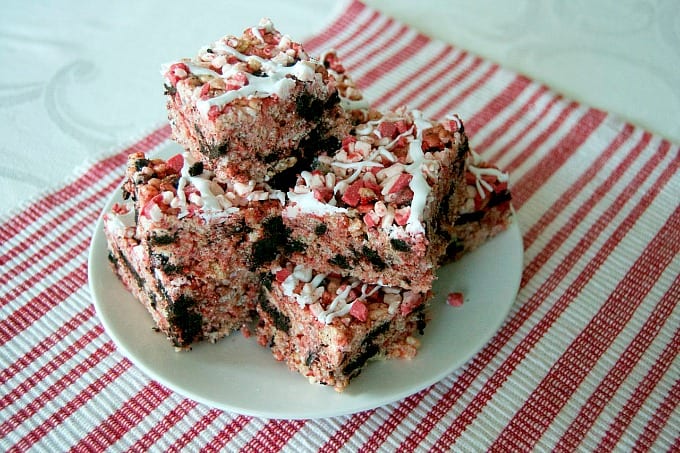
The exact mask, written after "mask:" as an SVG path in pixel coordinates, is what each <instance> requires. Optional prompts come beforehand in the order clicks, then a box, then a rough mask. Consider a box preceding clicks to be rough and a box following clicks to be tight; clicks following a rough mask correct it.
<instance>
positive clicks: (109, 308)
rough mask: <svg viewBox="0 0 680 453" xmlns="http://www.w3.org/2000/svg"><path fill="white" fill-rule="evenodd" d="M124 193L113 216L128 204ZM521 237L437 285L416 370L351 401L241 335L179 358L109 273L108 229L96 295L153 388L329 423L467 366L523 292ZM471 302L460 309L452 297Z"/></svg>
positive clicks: (391, 373) (375, 367)
mask: <svg viewBox="0 0 680 453" xmlns="http://www.w3.org/2000/svg"><path fill="white" fill-rule="evenodd" d="M119 194H120V191H117V194H116V195H115V196H113V197H112V199H111V200H110V201H109V203H108V204H107V206H106V208H105V211H104V212H106V211H108V210H109V208H110V206H111V205H112V204H113V203H114V202H115V201H118V202H120V201H121V198H120V195H119ZM522 255H523V248H522V237H521V233H520V230H519V227H518V226H517V223H516V222H515V223H513V224H512V225H511V226H510V228H509V229H508V230H507V231H505V232H503V233H501V234H499V235H498V236H496V237H495V238H493V239H492V240H490V241H488V242H487V243H486V244H484V245H482V246H481V247H480V248H478V249H477V250H475V251H473V252H472V253H470V254H468V255H466V256H465V257H463V259H461V260H460V261H458V262H456V263H453V264H449V265H447V266H444V267H442V268H441V269H440V271H439V273H438V277H439V278H438V280H437V281H436V283H435V285H434V291H435V293H436V294H437V296H435V297H434V299H433V300H432V302H431V305H432V310H431V313H432V320H431V321H430V323H429V324H428V326H427V328H426V329H425V335H424V336H423V337H422V338H421V343H422V344H421V348H420V349H419V352H418V355H417V356H416V357H415V358H414V359H412V360H396V359H395V360H387V361H374V362H370V363H369V364H368V365H367V366H366V368H364V370H363V371H362V373H361V374H360V375H359V376H358V377H356V378H355V379H353V380H352V382H351V384H350V385H349V387H347V389H346V390H345V391H344V392H343V393H338V392H336V391H334V390H333V389H332V388H329V387H325V386H322V385H315V384H310V383H309V382H307V379H305V378H304V377H302V376H301V375H299V374H298V373H295V372H292V371H289V370H288V368H287V367H286V365H285V364H284V363H282V362H278V361H276V360H275V359H274V358H273V356H272V354H271V353H270V352H269V350H268V349H266V348H263V347H261V346H259V345H258V344H257V342H256V341H255V339H254V338H250V339H246V338H245V337H243V336H242V335H240V334H239V333H234V334H232V335H231V336H229V337H227V338H225V339H223V340H220V341H219V342H217V343H216V344H211V343H199V344H197V345H195V346H194V347H193V350H192V351H191V352H175V350H174V348H173V347H172V344H171V343H170V342H169V340H167V339H166V337H165V335H164V334H162V333H157V332H154V331H153V329H152V327H153V321H152V319H151V316H150V315H149V314H148V313H147V311H146V309H145V308H144V307H143V306H142V304H140V303H139V302H138V301H136V300H135V299H134V298H133V296H132V295H131V294H130V293H129V292H128V291H127V290H126V289H125V287H124V286H123V285H122V284H121V283H120V281H119V280H118V278H117V277H116V275H115V274H114V273H113V271H112V269H111V267H110V266H109V263H108V259H107V249H106V238H105V237H104V231H103V225H102V219H101V218H100V219H99V222H98V223H97V227H96V230H95V232H94V235H93V238H92V245H91V249H90V258H89V270H88V271H89V281H90V290H91V292H92V296H93V298H94V305H95V308H96V310H97V314H98V315H99V318H100V319H101V321H102V323H103V325H104V328H105V329H106V331H107V333H108V334H109V335H110V336H111V338H112V339H113V341H114V342H115V343H116V345H117V346H118V348H119V349H120V350H121V352H122V353H123V354H124V355H125V356H126V357H128V358H129V359H130V360H131V361H132V362H133V363H134V364H135V365H136V366H138V367H139V368H140V369H141V370H142V371H143V372H144V373H145V374H147V375H148V376H149V377H150V378H152V379H154V380H156V381H158V382H160V383H162V384H163V385H165V386H167V387H168V388H170V389H172V390H174V391H176V392H178V393H180V394H182V395H185V396H187V397H189V398H192V399H194V400H196V401H199V402H201V403H204V404H207V405H209V406H212V407H216V408H219V409H223V410H227V411H231V412H236V413H239V414H245V415H252V416H258V417H265V418H287V419H304V418H319V417H330V416H336V415H343V414H349V413H354V412H359V411H362V410H366V409H372V408H375V407H378V406H382V405H385V404H388V403H391V402H394V401H397V400H400V399H402V398H404V397H406V396H408V395H411V394H413V393H416V392H418V391H419V390H422V389H424V388H426V387H428V386H430V385H432V384H434V383H436V382H438V381H439V380H441V379H442V378H444V377H445V376H447V375H448V374H450V373H451V372H453V371H454V370H456V369H457V368H459V367H460V366H461V365H463V364H464V363H465V362H466V361H467V360H468V359H470V358H471V357H472V356H473V355H474V354H475V353H476V352H478V351H479V350H480V349H481V348H482V347H483V346H484V345H485V344H486V343H487V342H488V341H489V339H491V337H492V336H493V335H494V333H495V332H496V331H497V330H498V329H499V328H500V326H501V324H502V323H503V321H504V319H505V317H506V316H507V313H508V311H509V309H510V307H511V306H512V304H513V301H514V300H515V295H516V294H517V291H518V289H519V283H520V278H521V274H522ZM453 291H457V292H462V293H464V294H465V303H464V304H463V305H462V306H461V307H452V306H450V305H447V304H446V295H447V294H448V293H450V292H453Z"/></svg>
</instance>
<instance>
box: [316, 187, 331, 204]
mask: <svg viewBox="0 0 680 453" xmlns="http://www.w3.org/2000/svg"><path fill="white" fill-rule="evenodd" d="M312 192H313V193H314V198H316V199H317V200H319V201H321V202H322V203H328V202H329V201H331V198H333V189H331V188H330V187H315V188H313V189H312Z"/></svg>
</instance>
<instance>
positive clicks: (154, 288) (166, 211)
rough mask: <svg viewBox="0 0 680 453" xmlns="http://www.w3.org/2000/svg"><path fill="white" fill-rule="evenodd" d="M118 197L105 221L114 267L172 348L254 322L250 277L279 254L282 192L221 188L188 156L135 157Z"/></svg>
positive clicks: (254, 289) (254, 279) (251, 186)
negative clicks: (120, 202)
mask: <svg viewBox="0 0 680 453" xmlns="http://www.w3.org/2000/svg"><path fill="white" fill-rule="evenodd" d="M123 195H124V198H125V199H127V200H128V202H127V203H125V204H119V205H116V206H114V209H113V210H112V211H111V212H109V213H107V214H106V215H105V217H104V223H105V232H106V235H107V239H108V242H109V252H110V257H111V262H112V264H113V265H114V268H115V270H116V272H117V273H118V275H119V276H120V277H121V279H122V280H123V282H124V283H125V284H126V285H127V287H128V288H129V289H130V290H131V291H132V292H133V293H134V294H135V295H136V296H137V298H138V299H140V301H141V302H142V303H143V304H144V305H145V306H146V308H147V309H148V310H149V312H150V313H151V314H152V316H153V318H154V321H155V322H156V325H157V327H158V329H160V330H161V331H163V332H164V333H165V334H166V335H167V336H168V337H169V338H170V339H171V340H172V342H173V343H174V344H175V346H177V347H179V348H187V347H188V346H190V345H191V343H193V342H195V341H199V340H203V339H208V340H212V341H215V340H217V339H219V338H220V337H222V336H224V335H227V334H228V333H230V332H231V331H233V330H236V329H239V328H241V327H242V326H243V325H244V324H245V323H247V322H249V321H250V320H251V319H252V315H253V311H254V308H255V301H256V300H257V296H258V293H259V288H260V283H259V275H258V273H257V270H258V268H259V267H261V266H262V265H263V264H266V263H268V261H269V260H271V259H273V258H275V257H277V256H278V253H279V250H283V249H285V244H286V240H287V239H286V238H285V237H282V236H283V231H282V228H283V227H282V222H281V217H280V211H281V208H282V205H283V201H284V196H285V194H284V193H283V192H280V191H276V190H273V189H271V188H269V187H267V186H266V185H264V184H260V183H254V182H252V183H248V184H245V183H239V182H230V183H219V182H217V181H216V180H214V178H213V175H212V173H211V172H209V171H207V170H204V169H203V164H202V162H201V161H195V160H194V159H193V158H192V157H191V156H190V155H189V154H188V153H185V154H184V155H181V154H179V155H176V156H174V157H172V158H170V159H168V160H167V161H165V160H161V159H147V158H146V157H145V156H144V155H143V154H141V153H137V154H133V155H131V156H130V157H129V161H128V169H127V176H126V180H125V181H124V184H123ZM262 244H264V245H262Z"/></svg>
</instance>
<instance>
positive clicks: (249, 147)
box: [163, 19, 356, 189]
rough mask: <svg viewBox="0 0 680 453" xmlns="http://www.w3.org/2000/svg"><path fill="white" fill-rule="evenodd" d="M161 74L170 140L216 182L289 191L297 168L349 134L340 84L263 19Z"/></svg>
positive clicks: (317, 61)
mask: <svg viewBox="0 0 680 453" xmlns="http://www.w3.org/2000/svg"><path fill="white" fill-rule="evenodd" d="M163 74H164V77H165V87H166V94H167V99H168V101H167V109H168V117H169V120H170V124H171V126H172V131H173V138H174V139H175V140H176V141H177V142H178V143H179V144H180V145H182V146H183V147H184V148H185V149H186V150H188V151H189V152H190V153H191V154H192V155H193V157H194V158H195V159H197V160H201V161H202V162H203V164H204V166H205V168H206V169H207V170H211V171H214V173H215V176H216V178H217V179H218V180H221V181H227V180H231V179H237V180H239V181H241V182H247V181H250V180H255V181H257V182H262V181H267V182H269V183H270V185H272V186H274V187H277V188H282V189H287V188H288V186H286V184H288V183H289V182H290V180H289V178H291V177H292V181H294V179H295V178H294V174H295V172H296V171H297V172H299V170H295V169H294V168H295V167H296V166H305V165H307V164H308V163H309V161H311V159H312V158H313V155H314V154H316V153H317V152H318V151H319V150H327V149H335V148H336V147H337V146H339V138H340V137H342V136H344V135H345V134H346V133H347V132H348V130H349V128H350V126H351V124H350V121H349V114H348V113H347V112H345V111H344V109H343V108H342V106H341V105H340V104H341V103H340V101H341V97H340V94H339V93H338V88H337V83H338V80H336V78H335V77H333V76H332V75H331V74H329V71H328V70H326V67H325V66H324V64H323V63H322V62H321V61H319V60H317V59H315V58H312V57H310V56H309V55H307V53H306V52H305V50H304V49H303V48H302V45H300V44H299V43H297V42H295V41H292V40H291V39H290V37H288V36H286V35H282V34H281V33H280V32H279V31H278V30H276V28H274V25H273V24H272V22H271V21H270V20H267V19H263V20H262V21H261V22H260V24H259V25H258V26H256V27H252V28H248V29H246V30H245V31H244V32H243V34H242V36H240V37H236V36H225V37H223V38H221V39H219V40H217V41H216V42H214V43H213V44H211V45H210V46H208V47H205V48H203V49H201V50H200V51H199V53H198V55H197V56H196V57H195V58H193V59H183V60H180V61H177V62H175V63H172V64H169V65H167V67H164V69H163ZM343 90H344V91H345V92H347V90H346V89H345V88H343ZM348 95H349V94H348ZM349 96H351V97H355V96H356V93H354V92H353V93H352V94H351V95H349ZM286 171H287V172H286ZM282 173H283V175H282ZM291 174H292V176H291Z"/></svg>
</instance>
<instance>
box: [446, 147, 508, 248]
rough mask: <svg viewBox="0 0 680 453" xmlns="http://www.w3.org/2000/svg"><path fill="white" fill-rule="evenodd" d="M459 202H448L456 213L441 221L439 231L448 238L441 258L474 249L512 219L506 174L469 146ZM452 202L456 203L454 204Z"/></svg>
mask: <svg viewBox="0 0 680 453" xmlns="http://www.w3.org/2000/svg"><path fill="white" fill-rule="evenodd" d="M461 194H462V196H463V197H464V199H463V202H462V203H460V202H459V201H458V200H455V201H453V202H452V206H451V209H457V211H458V213H459V215H458V217H457V218H456V219H455V221H454V222H453V223H449V222H442V224H441V227H442V235H443V236H444V237H447V238H448V240H449V246H448V248H447V250H446V254H445V255H444V256H443V262H450V261H455V260H457V259H459V258H460V257H462V256H463V255H464V254H466V253H468V252H470V251H472V250H474V249H476V248H477V247H479V246H480V245H481V244H483V243H485V242H486V241H487V240H489V239H490V238H492V237H494V236H495V235H497V234H498V233H500V232H501V231H505V230H506V229H507V228H508V226H509V225H510V224H511V223H512V219H513V213H512V206H511V200H512V195H511V193H510V190H509V189H508V174H507V173H506V172H503V171H501V170H500V169H498V167H496V166H493V165H491V164H489V163H488V162H486V161H484V159H482V158H481V156H479V154H477V153H476V152H474V151H472V150H470V154H469V156H468V158H467V160H466V162H465V186H464V188H463V189H462V190H461ZM454 205H457V207H456V206H454Z"/></svg>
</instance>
